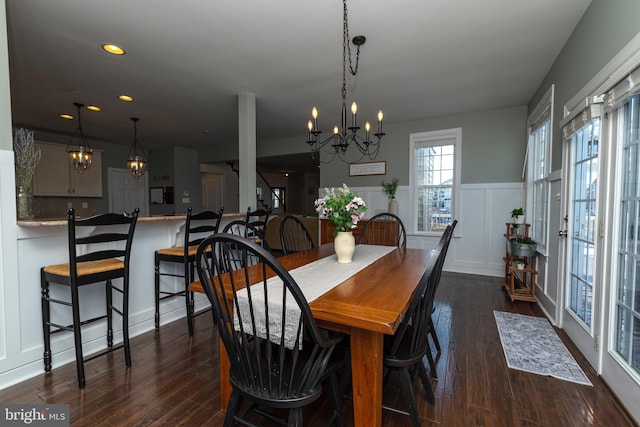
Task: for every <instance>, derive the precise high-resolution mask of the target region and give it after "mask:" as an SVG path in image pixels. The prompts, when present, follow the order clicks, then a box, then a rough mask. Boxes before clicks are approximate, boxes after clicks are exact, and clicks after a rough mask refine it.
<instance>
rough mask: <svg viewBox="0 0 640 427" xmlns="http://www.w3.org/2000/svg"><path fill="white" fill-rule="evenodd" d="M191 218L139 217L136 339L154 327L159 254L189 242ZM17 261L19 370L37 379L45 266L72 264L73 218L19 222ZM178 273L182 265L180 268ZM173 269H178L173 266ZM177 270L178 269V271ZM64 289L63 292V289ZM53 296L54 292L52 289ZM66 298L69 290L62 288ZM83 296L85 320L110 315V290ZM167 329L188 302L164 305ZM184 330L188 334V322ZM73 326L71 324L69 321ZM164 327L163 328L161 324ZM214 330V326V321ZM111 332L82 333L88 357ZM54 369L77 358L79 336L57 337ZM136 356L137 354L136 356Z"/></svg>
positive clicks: (90, 290) (172, 284) (95, 327)
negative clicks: (75, 341)
mask: <svg viewBox="0 0 640 427" xmlns="http://www.w3.org/2000/svg"><path fill="white" fill-rule="evenodd" d="M245 215H246V214H244V213H236V214H233V213H230V214H224V215H223V218H222V221H221V223H220V226H221V227H224V226H225V224H227V223H229V222H231V221H233V220H236V219H244V218H245ZM185 219H186V216H185V215H174V216H151V217H141V218H138V223H137V225H136V230H135V235H134V237H133V246H132V249H131V271H130V281H131V288H130V297H129V333H130V336H131V337H135V336H137V335H139V334H141V333H144V332H146V331H149V330H152V329H154V313H155V308H154V306H155V303H154V297H153V295H154V271H155V266H154V252H155V251H156V250H157V249H161V248H166V247H172V246H181V245H182V244H183V240H184V223H185ZM16 234H17V248H16V249H17V261H18V274H19V280H18V283H17V284H16V287H17V289H16V290H15V291H16V292H17V293H18V296H17V297H16V301H18V307H17V311H18V312H19V314H18V316H19V317H20V327H19V328H16V329H15V330H14V332H13V333H14V334H16V335H17V336H16V337H15V340H16V341H17V342H20V349H19V350H17V349H16V351H19V352H20V355H19V359H20V364H19V366H16V367H15V372H16V373H15V374H14V373H12V375H20V376H23V377H28V376H33V375H37V374H38V373H41V372H43V364H42V352H43V343H42V323H41V322H42V320H41V311H40V299H41V295H40V268H41V267H43V266H45V265H50V264H59V263H66V262H68V260H69V254H68V241H67V239H68V238H67V220H66V219H64V220H31V221H18V227H16ZM174 267H175V268H176V269H177V268H178V266H174ZM168 268H172V267H171V266H169V267H168ZM176 272H177V270H176ZM183 287H184V284H183V282H182V281H181V280H179V279H177V278H165V279H163V288H165V289H167V290H168V291H172V290H173V291H176V290H180V289H182V288H183ZM57 288H61V289H57ZM52 292H54V291H53V290H52ZM56 292H60V296H61V297H62V296H64V297H68V296H65V295H64V292H65V289H64V288H62V287H56ZM80 297H81V299H82V307H83V317H85V318H88V317H92V316H94V315H96V314H100V313H101V312H104V304H105V301H104V287H101V286H99V285H97V286H94V285H87V286H83V289H82V290H81V293H80ZM208 305H209V302H208V300H207V299H206V296H204V295H196V301H195V306H196V310H201V309H203V308H205V307H207V306H208ZM160 312H161V319H160V322H161V325H162V324H166V323H168V322H172V321H174V320H178V319H180V318H184V317H185V316H186V313H185V305H184V300H183V299H182V298H173V299H168V300H166V301H162V303H161V307H160ZM55 316H56V318H57V319H58V320H59V321H61V323H63V324H67V323H64V322H65V320H70V319H67V318H66V317H67V313H66V312H59V313H55ZM182 321H183V322H184V331H185V334H186V333H187V324H186V321H185V320H182ZM196 322H205V323H206V322H209V323H211V316H201V317H199V318H198V319H197V320H196ZM68 323H70V322H68ZM161 327H162V326H161ZM211 327H213V323H211ZM114 328H115V331H114V340H115V341H116V342H119V341H121V340H122V329H121V323H120V321H119V320H118V321H115V322H114ZM105 334H106V329H105V327H104V325H103V324H102V323H101V322H96V323H95V324H94V323H92V324H90V325H86V326H84V327H83V330H82V340H83V342H84V349H85V354H87V355H89V354H91V353H94V352H96V351H99V350H102V349H104V348H105V347H106V337H105ZM52 350H53V366H54V368H55V367H58V366H60V365H63V364H65V363H70V362H72V361H73V360H74V357H75V355H74V344H73V335H72V334H68V333H60V334H55V337H53V339H52ZM133 357H134V358H135V354H134V355H133Z"/></svg>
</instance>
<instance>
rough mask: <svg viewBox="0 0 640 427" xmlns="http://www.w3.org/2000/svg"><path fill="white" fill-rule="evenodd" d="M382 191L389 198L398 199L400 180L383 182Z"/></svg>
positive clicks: (394, 179)
mask: <svg viewBox="0 0 640 427" xmlns="http://www.w3.org/2000/svg"><path fill="white" fill-rule="evenodd" d="M380 185H382V191H384V194H386V195H387V197H388V198H390V199H393V198H395V197H396V190H397V189H398V178H393V179H392V180H391V181H390V182H385V181H382V183H380Z"/></svg>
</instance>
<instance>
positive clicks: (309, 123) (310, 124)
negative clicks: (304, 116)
mask: <svg viewBox="0 0 640 427" xmlns="http://www.w3.org/2000/svg"><path fill="white" fill-rule="evenodd" d="M307 127H308V128H309V132H311V131H312V130H313V122H312V121H311V120H309V122H308V123H307Z"/></svg>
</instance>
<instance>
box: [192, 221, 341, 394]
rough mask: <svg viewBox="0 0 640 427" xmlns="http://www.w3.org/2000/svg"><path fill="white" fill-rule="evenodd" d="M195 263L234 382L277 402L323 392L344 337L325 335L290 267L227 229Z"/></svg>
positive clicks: (200, 251) (204, 247) (203, 248)
mask: <svg viewBox="0 0 640 427" xmlns="http://www.w3.org/2000/svg"><path fill="white" fill-rule="evenodd" d="M211 254H213V256H211ZM196 263H197V267H198V272H199V274H200V278H201V282H202V285H203V287H204V289H205V292H206V294H207V297H208V298H209V300H210V301H211V304H212V307H213V312H214V319H215V321H216V324H217V326H218V330H219V333H220V338H221V340H222V342H223V343H224V346H225V349H226V352H227V354H228V356H229V361H230V364H231V367H230V381H231V383H232V386H233V387H234V388H237V389H239V390H241V391H242V392H243V393H248V394H250V395H252V396H259V397H260V398H261V399H267V400H270V401H274V402H275V401H290V400H291V399H305V398H309V397H311V396H318V393H320V390H321V386H320V384H321V382H322V380H323V376H324V371H325V369H326V367H327V364H328V361H329V358H330V357H331V354H332V352H333V350H334V348H335V345H336V344H337V343H338V342H339V341H340V339H341V338H342V336H341V335H339V334H329V335H324V334H321V333H320V330H319V329H318V326H317V324H316V322H315V319H314V318H313V316H312V314H311V309H310V308H309V304H308V302H307V300H306V298H305V297H304V295H303V294H302V292H301V290H300V288H299V287H298V284H297V283H296V282H295V280H294V279H293V278H292V277H291V275H290V274H289V272H288V271H287V270H285V269H284V267H282V265H281V264H280V263H279V262H278V261H277V260H276V258H274V257H273V255H271V254H270V253H269V252H268V251H267V250H266V249H265V248H263V247H261V246H260V245H258V244H256V243H254V242H252V241H250V240H248V239H246V238H244V237H243V236H237V235H233V234H228V233H221V234H216V235H213V236H210V237H208V238H206V239H205V240H204V241H203V242H202V243H201V244H200V246H199V247H198V253H197V257H196Z"/></svg>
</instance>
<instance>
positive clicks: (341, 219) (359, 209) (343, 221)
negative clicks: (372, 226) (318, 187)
mask: <svg viewBox="0 0 640 427" xmlns="http://www.w3.org/2000/svg"><path fill="white" fill-rule="evenodd" d="M324 191H325V193H326V194H325V196H324V197H323V198H320V199H318V200H316V201H315V206H316V212H318V213H319V214H321V215H323V216H324V217H326V218H327V219H329V220H330V221H331V222H333V223H334V224H335V226H336V229H335V230H334V231H333V235H334V236H335V235H336V234H337V233H338V231H350V230H351V229H354V228H356V227H357V226H358V221H360V218H362V215H364V213H365V212H366V210H367V205H366V203H365V202H364V200H362V198H361V197H360V196H358V195H357V194H356V193H353V192H351V190H349V187H347V185H346V184H342V187H341V188H325V189H324Z"/></svg>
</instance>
